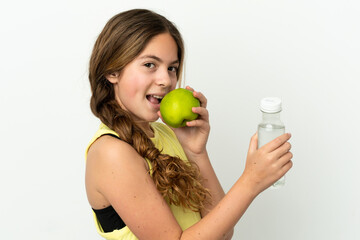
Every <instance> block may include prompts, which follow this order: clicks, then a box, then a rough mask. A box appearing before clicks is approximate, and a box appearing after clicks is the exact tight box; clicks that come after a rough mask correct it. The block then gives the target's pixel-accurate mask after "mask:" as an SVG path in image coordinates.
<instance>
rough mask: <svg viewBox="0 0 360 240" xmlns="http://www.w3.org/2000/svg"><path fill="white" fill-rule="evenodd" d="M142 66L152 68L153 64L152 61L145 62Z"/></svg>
mask: <svg viewBox="0 0 360 240" xmlns="http://www.w3.org/2000/svg"><path fill="white" fill-rule="evenodd" d="M144 66H145V67H147V68H154V67H155V64H153V63H145V64H144Z"/></svg>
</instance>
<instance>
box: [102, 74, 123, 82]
mask: <svg viewBox="0 0 360 240" xmlns="http://www.w3.org/2000/svg"><path fill="white" fill-rule="evenodd" d="M105 78H106V79H107V80H108V81H109V82H111V83H113V84H115V83H118V82H119V79H120V73H119V72H113V73H110V74H107V75H105Z"/></svg>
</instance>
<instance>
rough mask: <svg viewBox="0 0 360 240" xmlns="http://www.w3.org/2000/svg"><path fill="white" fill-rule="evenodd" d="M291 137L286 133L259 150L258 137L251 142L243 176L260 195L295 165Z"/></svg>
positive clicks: (255, 136)
mask: <svg viewBox="0 0 360 240" xmlns="http://www.w3.org/2000/svg"><path fill="white" fill-rule="evenodd" d="M290 137H291V135H290V134H289V133H285V134H283V135H281V136H280V137H277V138H275V139H274V140H272V141H270V142H269V143H267V144H265V145H264V146H263V147H261V148H259V149H258V135H257V134H255V135H254V136H253V137H252V138H251V141H250V146H249V150H248V156H247V159H246V165H245V170H244V173H243V175H242V177H243V178H244V180H245V181H246V182H247V184H249V185H250V187H251V189H253V191H254V194H255V195H258V194H259V193H261V192H262V191H264V190H265V189H267V188H268V187H269V186H271V185H272V184H273V183H274V182H276V181H277V180H278V179H280V178H281V177H282V176H284V175H285V173H286V172H287V171H289V170H290V168H291V167H292V165H293V163H292V161H291V159H292V156H293V155H292V153H291V152H290V148H291V144H290V143H289V142H288V140H289V139H290Z"/></svg>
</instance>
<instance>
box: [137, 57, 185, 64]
mask: <svg viewBox="0 0 360 240" xmlns="http://www.w3.org/2000/svg"><path fill="white" fill-rule="evenodd" d="M144 58H152V59H154V60H156V61H158V62H161V63H162V62H164V61H163V60H162V59H161V58H159V57H157V56H155V55H144V56H142V57H140V59H144ZM176 63H179V60H178V59H177V60H175V61H172V62H171V63H170V64H176Z"/></svg>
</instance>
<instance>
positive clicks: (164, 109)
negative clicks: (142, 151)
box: [160, 88, 200, 128]
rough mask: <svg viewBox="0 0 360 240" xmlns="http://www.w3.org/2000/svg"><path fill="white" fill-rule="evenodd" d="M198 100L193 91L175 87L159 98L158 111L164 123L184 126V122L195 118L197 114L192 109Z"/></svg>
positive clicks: (197, 103) (197, 105) (176, 126)
mask: <svg viewBox="0 0 360 240" xmlns="http://www.w3.org/2000/svg"><path fill="white" fill-rule="evenodd" d="M199 106H200V101H199V99H197V98H195V97H194V95H193V92H192V91H190V90H187V89H184V88H178V89H175V90H173V91H171V92H169V93H168V94H166V95H165V97H164V98H163V99H162V100H161V103H160V113H161V116H162V119H163V120H164V122H165V123H166V124H168V125H169V126H171V127H173V128H178V127H184V126H186V122H188V121H192V120H195V119H196V118H197V117H198V114H196V113H194V112H193V111H192V108H193V107H199Z"/></svg>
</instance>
